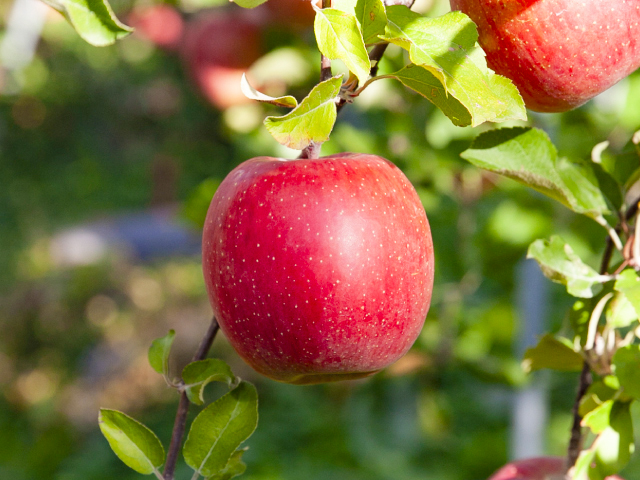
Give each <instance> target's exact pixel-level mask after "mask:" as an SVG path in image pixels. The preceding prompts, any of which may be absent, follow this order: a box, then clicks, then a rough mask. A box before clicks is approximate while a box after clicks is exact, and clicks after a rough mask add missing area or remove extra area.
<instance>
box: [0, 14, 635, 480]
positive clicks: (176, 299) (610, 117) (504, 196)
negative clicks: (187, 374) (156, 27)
mask: <svg viewBox="0 0 640 480" xmlns="http://www.w3.org/2000/svg"><path fill="white" fill-rule="evenodd" d="M427 3H428V2H427ZM444 3H446V2H440V3H437V4H436V6H435V7H434V8H435V10H434V11H436V12H437V11H443V10H446V7H444V6H443V5H444ZM114 5H115V7H116V8H117V9H118V11H119V12H120V13H121V14H122V15H123V18H126V13H127V11H128V10H129V9H130V8H131V7H132V2H131V1H127V2H115V3H114ZM196 7H197V5H196V4H195V3H191V4H189V8H190V10H191V11H190V13H189V15H195V14H196V13H195V11H196V10H194V9H195V8H196ZM2 13H3V18H4V19H5V21H6V18H7V13H8V6H5V7H3V8H2ZM264 41H265V49H266V50H273V49H278V48H285V47H286V48H288V49H293V50H284V51H285V52H287V51H288V52H291V51H294V52H296V53H295V55H294V56H295V58H296V61H298V62H301V63H298V65H299V68H297V69H296V72H297V76H296V78H295V81H292V82H291V83H290V85H289V91H290V93H293V94H294V95H296V96H297V97H298V98H301V97H302V96H303V95H304V94H305V92H307V91H308V89H309V88H310V86H311V85H313V84H314V83H315V81H316V80H315V79H316V78H317V72H318V65H316V64H317V63H318V62H317V57H318V55H317V52H316V51H315V50H314V45H313V42H312V37H311V36H310V35H309V32H304V31H303V32H293V31H289V30H288V29H287V28H283V27H273V28H272V29H268V30H267V31H265V32H264ZM280 51H281V52H282V51H283V50H280ZM287 55H288V54H287ZM400 55H401V53H400V52H399V51H398V50H397V49H394V48H390V49H389V52H388V56H387V57H385V59H384V61H383V62H382V65H381V70H382V71H390V70H391V69H393V68H396V67H397V66H398V65H400V57H399V56H400ZM287 58H289V57H287ZM283 68H284V67H283ZM265 69H266V72H267V73H266V74H267V75H268V74H269V72H271V73H273V69H271V70H270V69H269V68H266V67H265ZM3 91H4V94H3V95H2V96H0V185H1V187H2V188H0V252H2V253H1V254H0V331H1V332H2V335H1V336H0V393H1V395H0V478H12V479H14V480H23V479H24V480H31V479H36V478H37V479H39V480H44V479H57V480H76V479H78V480H80V479H83V480H88V479H91V480H100V479H105V480H106V479H111V478H121V479H133V478H139V477H138V475H137V474H135V473H132V472H130V471H129V470H128V469H127V468H126V467H125V466H124V465H123V464H121V463H120V462H119V460H118V459H117V458H116V457H115V456H114V455H113V454H112V452H111V451H110V450H109V447H108V444H107V442H106V440H104V438H103V437H102V436H101V434H100V432H99V430H98V426H97V417H98V407H101V406H102V407H107V408H117V409H121V410H123V411H126V412H127V413H128V414H131V415H134V416H136V417H137V418H139V419H140V420H142V421H144V422H145V423H146V424H147V425H149V426H150V427H151V428H153V429H154V431H156V432H157V433H158V434H159V436H160V438H161V439H162V440H163V441H164V443H165V445H167V444H168V438H169V436H170V431H171V427H172V424H173V415H174V413H175V405H176V401H177V397H176V396H175V394H174V393H173V391H171V390H170V389H168V388H167V387H166V385H165V384H164V382H163V380H162V378H161V377H160V376H159V375H157V374H155V373H154V372H153V371H152V370H151V367H149V366H148V364H147V363H146V350H147V348H148V346H149V344H150V342H151V340H153V339H154V338H157V337H159V336H162V335H164V334H166V332H167V331H168V330H169V329H172V328H173V329H175V330H176V332H177V337H176V355H175V358H174V359H173V362H174V368H176V371H178V370H177V367H181V366H182V365H184V364H185V363H186V362H187V360H188V358H190V356H191V355H192V352H193V350H194V349H195V346H196V345H197V343H198V341H199V337H200V336H201V335H202V334H203V333H204V331H205V330H206V326H207V324H208V317H209V315H210V309H209V306H208V303H207V299H206V295H205V291H204V285H203V282H202V278H201V273H200V267H199V259H198V258H197V256H196V257H193V256H179V257H168V258H167V257H164V258H156V259H153V261H151V262H145V263H142V262H141V261H140V260H138V259H136V258H135V257H130V256H127V255H124V254H123V253H122V252H119V251H114V252H110V253H109V254H107V255H105V256H103V257H101V258H100V259H99V260H98V261H96V262H94V263H92V264H90V265H83V266H69V265H64V264H61V263H60V262H57V261H56V258H55V255H53V254H52V250H51V248H52V247H51V246H52V239H54V238H55V235H56V234H57V233H58V232H60V231H61V229H64V228H67V227H72V226H77V225H80V224H87V223H91V222H94V221H96V220H97V219H105V218H113V217H114V216H116V217H117V216H118V215H121V214H123V213H128V212H132V211H140V210H146V209H153V208H157V207H160V206H166V205H170V206H171V207H172V208H175V209H176V210H177V211H179V212H182V213H181V214H180V215H181V217H180V221H182V222H184V224H185V225H189V228H192V229H193V230H194V231H195V232H196V234H197V231H198V229H199V228H200V226H201V225H202V222H203V219H204V213H205V211H206V207H207V204H208V198H210V196H211V195H212V193H213V191H214V190H215V186H216V185H217V183H218V182H219V181H220V180H221V179H222V178H223V177H224V176H225V175H226V174H227V173H228V172H229V171H230V170H231V169H232V168H233V167H234V166H235V165H237V164H238V163H240V162H242V161H243V160H245V159H247V158H250V157H253V156H257V155H274V156H289V157H291V156H293V155H294V154H295V152H291V151H286V150H285V149H283V147H280V146H279V145H278V144H276V142H275V141H273V139H271V138H270V137H269V136H268V134H267V133H266V132H265V129H264V128H263V127H262V126H261V123H260V122H261V119H262V118H263V117H264V116H265V115H266V114H268V113H273V112H274V111H277V110H274V109H273V107H265V108H264V109H263V108H262V107H256V106H255V105H247V106H242V107H238V108H233V109H230V110H227V111H226V112H220V111H217V110H216V109H214V108H213V107H212V106H210V105H209V104H208V103H207V102H206V101H205V100H204V99H203V98H201V97H200V96H199V94H198V93H197V92H196V91H195V90H194V88H193V87H192V84H191V82H190V79H189V77H188V75H187V74H186V72H185V70H184V68H183V65H182V63H181V61H180V59H179V58H178V57H177V55H176V54H174V53H170V52H165V51H162V50H160V49H157V48H156V47H154V46H153V44H151V43H150V42H149V41H147V40H145V39H144V38H141V37H140V36H138V35H133V36H131V37H128V38H126V39H124V40H123V41H121V42H118V43H117V44H116V45H114V46H112V47H107V48H103V49H97V48H95V47H91V46H89V45H87V44H85V43H84V42H83V41H82V40H80V39H79V38H78V37H77V35H75V33H74V32H73V31H72V30H71V29H70V28H69V27H68V25H67V24H66V23H64V22H63V21H61V19H60V18H57V17H56V16H55V14H52V15H51V18H50V19H49V21H48V22H47V24H46V27H45V30H44V31H43V34H42V39H41V40H40V43H39V46H38V50H37V55H36V57H35V58H34V60H33V62H32V63H31V64H30V65H29V66H27V67H26V68H25V69H24V70H21V71H14V72H5V77H4V82H3ZM530 124H533V125H535V126H538V127H541V128H543V129H545V130H546V131H547V132H548V133H549V135H550V136H551V138H552V140H553V141H554V142H555V143H556V145H557V147H558V149H559V151H560V153H561V154H562V155H565V156H568V157H570V158H576V159H580V158H588V157H589V155H590V151H591V148H592V147H593V145H594V144H595V143H597V142H600V141H604V140H609V141H610V142H611V147H610V148H611V150H612V151H614V152H615V151H621V150H622V149H623V148H624V147H625V145H626V144H627V143H628V141H629V138H630V137H631V135H632V133H633V131H634V130H636V129H638V128H640V75H639V74H634V75H632V76H631V77H630V78H629V79H628V80H626V81H624V82H622V83H621V84H619V85H618V86H616V87H615V88H614V89H613V90H612V91H610V92H607V93H606V96H605V97H603V98H599V99H596V100H595V101H592V102H590V103H589V104H588V105H586V106H584V107H582V108H580V109H578V110H576V111H573V112H570V113H567V114H563V115H537V114H533V115H531V118H530ZM487 128H492V126H483V127H479V128H475V129H472V128H463V129H461V128H457V127H454V126H452V125H451V124H450V122H449V121H448V120H447V119H446V118H445V117H444V116H443V115H442V114H441V113H439V112H438V111H437V110H435V109H434V108H433V107H432V106H431V104H429V103H428V102H426V101H424V100H423V99H422V98H421V97H418V96H417V95H414V94H412V93H410V92H408V91H404V90H403V89H402V88H401V87H400V86H399V85H397V84H395V83H393V82H392V81H391V80H389V81H381V82H376V83H375V84H374V86H372V87H371V91H370V92H369V91H368V92H366V93H365V94H363V96H362V98H359V99H358V100H357V101H356V102H355V104H354V105H352V106H347V107H346V108H345V109H344V110H343V111H342V112H341V114H340V116H339V119H338V124H337V126H336V129H335V131H334V132H333V135H332V139H331V140H330V141H329V142H328V143H327V144H325V145H324V146H323V153H324V154H330V153H334V152H339V151H359V152H369V153H375V154H378V155H381V156H383V157H386V158H389V159H390V160H392V161H394V162H395V163H397V164H398V165H399V166H400V167H401V168H402V169H403V170H404V171H405V172H406V174H407V176H408V177H409V179H410V180H411V181H412V182H413V184H414V185H415V187H416V189H417V190H418V192H419V194H420V197H421V199H422V201H423V203H424V206H425V208H426V211H427V215H428V217H429V221H430V223H431V228H432V230H433V237H434V244H435V248H436V285H435V289H434V298H433V302H432V307H431V311H430V313H429V316H428V318H427V321H426V324H425V328H424V330H423V332H422V334H421V336H420V338H419V340H418V342H417V343H416V345H415V347H414V349H413V350H412V351H411V353H410V354H409V355H408V356H407V357H405V359H403V360H402V361H401V362H399V363H398V364H397V365H395V366H394V367H392V368H390V369H389V370H388V371H387V372H383V373H381V374H379V375H376V376H375V377H373V378H371V379H369V380H366V381H358V382H351V383H344V384H336V385H325V386H313V387H294V386H288V385H281V384H276V383H274V382H271V381H268V380H265V379H262V378H260V377H258V376H257V375H256V374H254V373H253V372H252V371H250V370H249V369H248V367H246V366H245V365H244V364H242V363H241V361H240V360H238V359H237V357H236V356H235V354H234V353H233V352H232V351H231V349H230V347H229V346H228V345H227V344H226V342H225V341H224V339H223V338H222V337H220V338H218V339H217V340H216V343H215V344H214V348H213V355H215V356H219V357H221V358H224V359H225V360H226V361H228V362H229V363H230V364H231V365H232V367H233V369H234V372H235V373H236V374H238V375H239V376H241V377H242V378H245V379H247V380H250V381H252V382H254V383H255V384H256V385H257V388H258V392H259V395H260V424H259V426H258V430H257V431H256V433H255V434H254V436H253V437H252V438H251V439H250V441H249V445H250V450H249V451H248V452H247V454H246V455H245V460H246V462H247V464H248V470H247V473H246V474H245V477H244V478H246V479H247V480H279V479H297V478H305V479H309V480H322V479H339V480H360V479H362V480H365V479H366V480H378V479H379V480H404V479H407V480H411V479H416V480H417V479H421V480H425V479H434V480H436V479H437V480H483V479H485V478H487V477H488V476H489V475H490V473H491V472H492V471H494V470H495V469H496V468H497V467H498V466H500V465H501V464H503V463H504V462H505V461H506V460H507V456H508V454H509V445H510V420H511V410H510V409H511V400H512V397H513V393H514V391H516V390H517V389H518V388H521V387H522V386H523V385H525V384H526V383H527V382H528V379H526V378H525V377H524V374H523V373H522V371H521V369H520V367H519V361H520V358H518V356H517V354H516V353H514V352H515V350H516V347H515V338H516V337H517V335H518V334H519V332H520V331H521V329H522V326H521V324H520V320H521V315H520V313H521V312H518V311H517V309H516V306H515V295H516V292H515V281H516V280H515V279H516V269H517V267H518V265H519V264H520V262H521V261H522V260H523V257H524V255H525V252H526V247H527V245H528V244H529V243H530V242H531V241H533V240H535V239H536V238H544V237H548V236H549V235H551V234H552V233H559V234H560V235H562V236H563V238H564V239H565V240H566V241H568V242H569V243H570V244H571V245H572V247H573V248H574V250H575V251H576V252H577V253H579V254H580V255H581V256H582V258H583V259H586V260H588V261H589V262H590V264H591V265H592V266H594V267H596V268H597V265H598V257H599V255H600V254H601V249H602V246H603V232H602V230H601V228H600V227H599V226H597V225H596V224H595V223H594V222H592V221H590V220H588V219H585V218H583V217H579V216H576V215H574V214H571V213H570V212H569V211H568V210H566V209H564V208H563V207H561V206H559V205H556V204H554V203H552V202H550V201H549V200H547V199H545V198H543V197H542V196H541V195H538V194H536V193H534V192H532V191H530V190H527V189H525V188H523V187H521V186H519V185H517V184H515V183H514V182H512V181H509V180H504V179H501V178H499V177H496V176H494V175H491V174H487V173H484V172H480V171H478V170H477V169H475V168H473V167H472V166H470V165H469V164H467V163H465V162H464V161H463V160H461V159H460V157H459V154H460V152H461V151H463V150H464V149H466V148H467V147H468V145H469V142H470V140H471V139H472V138H473V137H475V136H476V135H477V134H478V133H479V132H480V131H483V130H485V129H487ZM548 303H549V312H550V315H549V317H550V318H549V321H548V329H549V330H555V329H558V328H560V326H561V325H562V322H563V319H564V317H565V314H566V312H567V310H568V307H569V305H570V300H569V298H568V297H567V296H566V294H565V293H564V291H563V289H562V288H561V287H558V286H555V285H552V286H550V299H549V302H548ZM537 380H538V381H541V382H543V383H544V384H545V385H547V387H548V390H549V392H550V409H551V410H550V411H551V413H550V419H549V424H548V426H547V428H546V431H547V436H548V438H547V452H548V453H550V454H558V455H562V454H563V452H564V448H565V445H566V442H567V440H568V433H569V426H570V421H571V417H570V408H571V404H572V402H573V395H574V390H575V384H576V378H575V376H574V375H570V374H554V375H553V376H549V375H544V374H543V375H540V376H537ZM197 411H198V409H196V408H194V409H193V411H192V413H191V414H190V418H193V417H194V416H195V413H196V412H197ZM633 413H634V415H635V418H638V417H639V415H638V414H639V412H637V411H636V412H633ZM187 475H190V473H187V470H186V469H185V467H184V465H182V466H181V467H180V468H179V469H178V471H177V477H176V478H188V477H187ZM623 475H625V476H626V477H627V478H630V479H632V478H637V477H638V476H640V460H639V459H638V458H637V456H636V457H634V459H632V463H631V464H630V465H629V466H628V467H627V469H626V470H625V472H623Z"/></svg>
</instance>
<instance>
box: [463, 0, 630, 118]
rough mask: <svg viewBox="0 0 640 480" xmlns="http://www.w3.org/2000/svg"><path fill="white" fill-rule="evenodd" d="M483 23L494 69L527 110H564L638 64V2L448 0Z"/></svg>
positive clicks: (482, 41) (481, 28)
mask: <svg viewBox="0 0 640 480" xmlns="http://www.w3.org/2000/svg"><path fill="white" fill-rule="evenodd" d="M450 4H451V8H452V9H453V10H461V11H462V12H464V13H466V14H467V15H468V16H469V17H470V18H471V19H472V20H473V21H474V22H475V23H476V24H477V26H478V33H479V39H478V43H479V44H480V45H481V46H482V48H483V49H484V51H485V52H486V54H487V63H488V65H489V66H490V67H491V68H492V69H493V70H494V71H495V72H496V73H498V74H500V75H504V76H506V77H508V78H510V79H511V80H512V81H513V83H514V84H515V85H516V86H517V87H518V89H519V90H520V93H521V95H522V97H523V99H524V102H525V104H526V106H527V108H529V109H531V110H535V111H538V112H564V111H568V110H571V109H573V108H576V107H578V106H580V105H582V104H583V103H585V102H587V101H588V100H590V99H591V98H593V97H595V96H596V95H598V94H599V93H601V92H603V91H604V90H606V89H608V88H609V87H611V86H612V85H614V84H615V83H616V82H618V81H619V80H621V79H622V78H624V77H626V76H627V75H629V74H630V73H631V72H633V71H634V70H636V69H637V68H638V67H639V66H640V33H638V32H640V2H638V1H637V0H582V1H579V2H578V1H576V0H450Z"/></svg>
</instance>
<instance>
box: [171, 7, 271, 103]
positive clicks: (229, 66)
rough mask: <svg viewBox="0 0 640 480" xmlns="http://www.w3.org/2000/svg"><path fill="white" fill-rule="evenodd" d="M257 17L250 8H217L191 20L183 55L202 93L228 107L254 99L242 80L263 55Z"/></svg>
mask: <svg viewBox="0 0 640 480" xmlns="http://www.w3.org/2000/svg"><path fill="white" fill-rule="evenodd" d="M257 20H258V17H257V16H255V15H253V14H252V12H251V11H249V10H243V9H241V8H239V7H237V8H233V9H232V8H229V9H227V8H217V9H212V10H207V11H204V12H202V13H199V14H198V15H197V16H196V17H195V18H194V19H192V20H191V21H189V22H188V24H187V25H186V27H185V35H184V38H183V42H182V45H181V47H180V55H181V57H182V60H183V62H184V64H185V68H186V69H187V71H188V72H189V75H190V76H191V78H192V80H193V82H194V83H195V85H196V86H197V87H198V90H199V91H200V93H201V94H202V95H203V96H204V97H205V98H206V99H207V100H208V101H209V102H211V103H212V104H213V105H214V106H215V107H217V108H218V109H220V110H225V109H227V108H229V107H231V106H234V105H239V104H243V103H248V102H251V100H249V99H248V98H247V97H245V96H244V94H243V93H242V90H241V89H240V79H241V77H242V74H243V73H245V72H246V71H247V69H248V68H249V67H250V66H251V64H252V63H253V62H255V61H256V60H257V59H258V58H259V57H260V56H261V55H262V45H261V28H260V24H259V22H258V21H257Z"/></svg>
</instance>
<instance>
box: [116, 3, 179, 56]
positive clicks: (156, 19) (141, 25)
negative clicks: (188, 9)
mask: <svg viewBox="0 0 640 480" xmlns="http://www.w3.org/2000/svg"><path fill="white" fill-rule="evenodd" d="M128 23H129V25H131V26H132V27H133V28H135V31H136V33H137V34H139V35H141V36H142V37H144V38H146V39H147V40H149V41H151V42H152V43H153V44H154V45H157V46H158V47H160V48H163V49H165V50H169V51H175V50H177V49H178V48H179V46H180V43H181V40H182V33H183V31H184V20H183V19H182V16H181V15H180V12H178V11H177V10H176V9H175V8H173V7H171V6H169V5H153V6H150V7H149V6H144V7H137V8H135V9H134V10H133V11H132V12H131V14H130V15H129V17H128Z"/></svg>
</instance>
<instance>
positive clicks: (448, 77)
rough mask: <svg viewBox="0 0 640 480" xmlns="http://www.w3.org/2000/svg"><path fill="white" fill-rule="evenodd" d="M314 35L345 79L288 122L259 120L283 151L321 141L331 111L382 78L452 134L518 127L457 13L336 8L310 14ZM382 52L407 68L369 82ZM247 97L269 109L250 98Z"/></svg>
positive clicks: (501, 83)
mask: <svg viewBox="0 0 640 480" xmlns="http://www.w3.org/2000/svg"><path fill="white" fill-rule="evenodd" d="M240 4H241V5H242V6H245V5H244V3H243V2H241V3H240ZM314 31H315V37H316V42H317V45H318V49H319V50H320V52H321V53H322V54H323V55H324V56H325V57H327V58H328V59H330V60H341V61H342V62H343V63H344V64H345V66H346V67H347V69H348V70H349V78H348V79H347V80H346V81H344V82H343V81H342V79H341V77H340V76H338V77H334V78H333V79H331V80H326V81H324V82H321V83H320V84H318V85H317V86H316V87H315V88H314V89H313V90H312V91H311V93H310V94H309V95H308V96H307V97H306V98H304V99H303V100H302V101H301V102H300V104H299V105H297V106H295V108H294V110H293V111H292V112H290V113H289V114H287V115H285V116H281V117H273V116H271V117H267V119H266V120H265V124H266V126H267V129H268V130H269V131H270V132H271V133H272V135H273V136H274V138H275V139H276V140H277V141H278V142H280V143H282V144H283V145H285V146H287V147H289V148H293V149H303V148H305V147H306V146H308V145H309V144H311V143H322V142H324V141H326V139H327V138H328V135H329V133H330V132H331V130H332V129H333V125H334V123H335V119H336V113H337V109H338V105H339V104H340V103H344V102H350V101H352V100H353V99H354V98H355V97H357V96H358V95H359V94H360V93H361V92H362V91H363V90H364V89H365V88H366V87H367V86H368V85H370V84H371V83H372V82H373V81H376V80H380V79H385V78H392V79H396V80H398V81H400V82H401V83H402V84H403V85H405V86H406V87H408V88H410V89H411V90H414V91H415V92H417V93H418V94H420V95H422V96H423V97H424V98H426V99H427V100H429V101H430V102H432V103H433V104H434V105H436V106H437V107H438V108H440V109H441V110H442V111H443V112H444V113H445V115H447V117H449V119H450V120H451V121H452V122H453V123H454V124H455V125H458V126H467V125H472V126H476V125H480V124H482V123H484V122H502V121H505V120H524V119H526V112H525V109H524V104H523V102H522V99H521V97H520V95H519V94H518V91H517V89H516V88H515V86H514V85H513V84H512V83H511V81H510V80H509V79H507V78H506V77H502V76H500V75H495V74H494V73H493V72H492V71H491V70H490V69H489V68H488V67H487V64H486V62H485V60H484V53H483V52H482V50H481V49H480V47H479V46H478V45H477V39H478V33H477V31H476V28H475V25H474V23H473V22H472V21H471V20H470V19H469V17H467V16H466V15H464V14H462V13H460V12H451V13H448V14H446V15H443V16H441V17H439V18H426V17H424V16H422V15H420V14H418V13H416V12H413V11H412V10H410V9H409V8H408V7H406V6H404V5H391V6H385V4H384V3H383V2H382V0H358V1H357V2H356V1H353V0H339V1H335V2H333V4H332V8H323V9H319V8H316V17H315V23H314ZM389 44H393V45H397V46H399V47H401V48H402V49H404V50H406V51H407V52H408V55H409V61H410V63H409V64H408V65H406V66H405V67H403V68H402V69H400V70H398V71H396V72H388V73H385V74H384V75H377V74H376V72H377V67H378V62H379V60H380V59H379V58H376V57H375V53H374V52H375V51H376V48H380V47H381V46H383V47H384V46H386V45H389ZM336 87H338V90H337V91H336ZM250 96H251V98H253V99H255V100H259V101H266V102H268V103H277V102H275V101H274V100H275V99H271V98H263V96H262V94H260V93H259V92H257V91H255V90H252V91H251V92H250ZM303 119H304V121H302V122H300V120H303ZM276 126H277V128H275V127H276Z"/></svg>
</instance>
